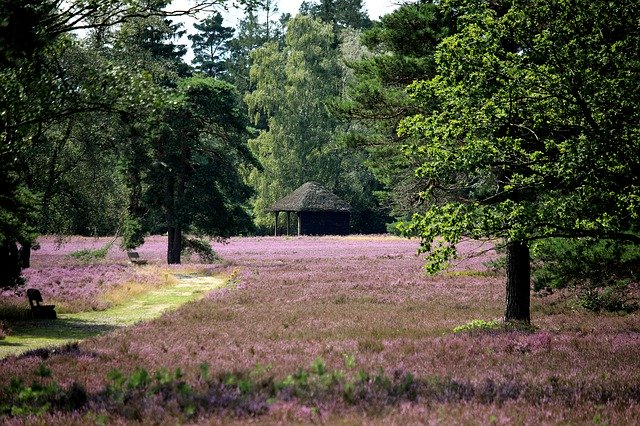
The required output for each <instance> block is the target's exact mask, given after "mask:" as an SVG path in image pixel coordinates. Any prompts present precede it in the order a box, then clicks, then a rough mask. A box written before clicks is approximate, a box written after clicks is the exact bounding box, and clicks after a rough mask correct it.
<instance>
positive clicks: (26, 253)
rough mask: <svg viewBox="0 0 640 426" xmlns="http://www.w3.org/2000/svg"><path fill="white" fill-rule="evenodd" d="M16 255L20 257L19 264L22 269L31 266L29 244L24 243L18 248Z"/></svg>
mask: <svg viewBox="0 0 640 426" xmlns="http://www.w3.org/2000/svg"><path fill="white" fill-rule="evenodd" d="M18 255H19V257H20V266H21V267H22V269H27V268H29V267H31V244H30V243H24V244H22V245H21V246H20V248H19V249H18Z"/></svg>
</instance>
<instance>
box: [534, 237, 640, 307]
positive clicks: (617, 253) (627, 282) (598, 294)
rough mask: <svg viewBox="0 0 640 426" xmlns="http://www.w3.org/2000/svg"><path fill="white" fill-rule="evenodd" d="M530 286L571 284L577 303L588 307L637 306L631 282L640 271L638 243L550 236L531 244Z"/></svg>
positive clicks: (552, 287) (540, 288)
mask: <svg viewBox="0 0 640 426" xmlns="http://www.w3.org/2000/svg"><path fill="white" fill-rule="evenodd" d="M531 253H532V260H533V263H532V265H533V268H532V278H533V286H534V290H536V291H541V290H550V289H551V290H553V289H562V288H573V289H575V290H576V293H577V304H578V305H579V306H580V307H582V308H585V309H588V310H591V311H616V312H619V311H624V312H631V311H634V310H636V309H638V303H637V301H636V299H635V297H634V296H633V292H632V287H633V284H637V282H638V279H637V277H638V276H639V274H640V246H638V245H637V244H633V243H629V242H622V241H615V240H594V239H589V238H583V239H562V238H553V239H548V240H543V241H540V242H537V243H536V244H535V245H534V246H533V247H532V251H531Z"/></svg>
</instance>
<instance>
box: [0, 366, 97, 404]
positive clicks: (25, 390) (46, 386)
mask: <svg viewBox="0 0 640 426" xmlns="http://www.w3.org/2000/svg"><path fill="white" fill-rule="evenodd" d="M36 375H37V376H38V377H41V378H48V377H50V376H51V371H50V370H49V369H48V368H46V367H45V366H43V365H40V366H39V367H38V370H37V371H36ZM0 394H1V395H2V398H1V399H0V416H12V417H22V416H31V415H36V416H39V415H42V414H44V413H48V412H53V411H67V412H71V411H74V410H78V409H81V408H83V407H84V406H85V404H86V402H87V392H86V391H85V389H84V387H83V386H82V385H80V384H78V383H76V382H74V383H72V384H71V386H69V387H68V388H66V389H64V388H62V387H61V386H60V385H59V384H58V383H56V382H55V381H53V382H50V383H43V382H41V381H34V382H33V383H32V384H31V385H30V386H27V385H25V384H24V382H23V381H22V380H21V379H16V378H14V379H11V382H10V384H9V385H8V386H7V387H5V388H4V389H2V390H0Z"/></svg>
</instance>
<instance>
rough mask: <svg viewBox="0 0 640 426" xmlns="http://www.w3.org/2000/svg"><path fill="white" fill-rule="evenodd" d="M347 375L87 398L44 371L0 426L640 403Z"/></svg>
mask: <svg viewBox="0 0 640 426" xmlns="http://www.w3.org/2000/svg"><path fill="white" fill-rule="evenodd" d="M345 367H346V368H347V370H346V371H342V370H332V369H329V368H328V367H327V365H326V364H325V362H324V360H323V359H322V358H316V360H315V361H314V362H313V363H312V364H311V366H310V367H309V368H307V369H300V370H299V371H297V372H296V373H294V374H290V375H288V376H287V377H285V378H284V379H275V378H274V377H272V376H270V375H269V373H270V369H269V368H268V367H263V366H257V367H256V369H255V370H254V371H249V372H244V373H242V372H240V373H238V372H236V373H228V374H223V375H220V376H218V377H213V378H211V377H209V373H208V372H209V368H208V366H207V365H204V364H203V365H201V366H200V373H199V374H198V375H197V377H196V378H195V380H193V381H192V382H188V381H187V380H186V378H185V377H184V375H183V373H182V371H181V370H180V369H176V370H174V371H169V370H167V369H160V370H158V371H156V372H155V373H150V372H148V371H147V370H146V369H144V368H136V369H135V370H134V371H133V372H131V373H130V374H128V375H127V374H125V373H122V372H121V371H119V370H113V371H111V372H110V373H109V375H108V383H107V384H106V386H105V387H104V389H103V390H101V391H98V392H95V393H88V392H87V391H86V390H85V389H84V387H83V386H82V385H80V384H78V383H72V384H71V385H69V386H67V387H66V388H65V387H62V386H60V385H59V384H58V383H56V382H55V380H54V379H53V377H52V374H51V371H50V370H49V369H48V368H47V367H46V366H45V365H44V364H41V365H40V366H39V367H38V369H37V370H36V376H37V377H38V379H37V380H34V382H33V383H32V384H31V385H25V384H24V383H23V381H22V380H21V379H13V380H11V382H10V384H9V385H8V386H6V387H5V388H3V389H0V422H2V421H6V420H7V419H8V418H11V417H26V416H33V415H36V416H39V415H43V414H45V413H50V414H59V413H64V412H71V411H74V412H76V414H83V413H84V414H87V415H90V414H91V413H104V414H103V415H101V417H104V418H102V420H104V421H105V422H107V421H113V422H114V423H120V422H121V421H122V420H125V421H136V422H143V421H145V420H148V419H150V418H152V417H153V414H154V413H158V412H162V413H163V415H164V416H169V417H171V418H173V419H174V420H175V421H177V422H178V423H180V422H189V421H195V420H197V419H199V418H200V419H202V418H203V416H205V415H208V414H216V415H222V416H227V415H231V416H235V417H240V418H243V417H256V416H260V415H263V414H267V413H268V411H269V409H270V405H271V404H274V403H277V402H279V401H282V402H295V403H299V404H301V405H302V406H307V407H309V406H311V407H317V406H322V405H326V404H330V405H332V406H333V407H335V408H338V407H339V406H340V405H336V403H338V404H342V405H343V406H357V407H359V408H361V409H363V410H365V411H368V412H380V411H381V410H383V409H384V408H385V407H389V406H394V405H398V404H402V403H405V402H415V401H418V400H419V401H421V402H423V403H427V404H429V403H444V404H447V403H459V402H464V403H478V404H498V405H500V404H503V403H505V402H507V401H516V400H522V401H525V402H528V403H531V404H534V405H539V404H542V403H545V404H549V403H552V402H557V403H560V404H562V405H565V406H568V407H570V406H573V405H574V404H576V403H577V402H578V401H581V402H588V403H593V404H603V403H615V402H616V401H619V402H620V403H624V404H632V403H638V402H640V393H639V392H638V390H637V388H636V387H635V386H621V385H619V384H612V385H603V384H594V383H590V382H571V381H568V380H561V379H558V378H556V377H551V378H549V379H548V380H547V381H543V382H540V383H530V382H525V381H516V380H503V381H497V380H494V379H490V378H486V379H483V380H478V381H475V382H474V381H470V380H466V379H454V378H451V377H442V376H429V377H425V378H416V377H415V376H414V375H412V374H411V373H409V372H405V371H403V370H396V371H394V372H393V373H391V374H387V373H385V371H384V370H382V369H378V370H377V371H375V372H373V373H371V372H367V371H364V370H357V371H356V370H355V360H354V358H353V357H351V356H345Z"/></svg>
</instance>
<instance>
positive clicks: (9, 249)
mask: <svg viewBox="0 0 640 426" xmlns="http://www.w3.org/2000/svg"><path fill="white" fill-rule="evenodd" d="M22 283H23V281H22V276H21V267H20V254H19V252H18V245H17V244H16V243H15V241H6V240H5V241H4V242H2V243H0V287H15V286H17V285H19V284H22Z"/></svg>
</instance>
